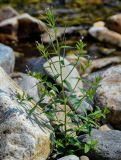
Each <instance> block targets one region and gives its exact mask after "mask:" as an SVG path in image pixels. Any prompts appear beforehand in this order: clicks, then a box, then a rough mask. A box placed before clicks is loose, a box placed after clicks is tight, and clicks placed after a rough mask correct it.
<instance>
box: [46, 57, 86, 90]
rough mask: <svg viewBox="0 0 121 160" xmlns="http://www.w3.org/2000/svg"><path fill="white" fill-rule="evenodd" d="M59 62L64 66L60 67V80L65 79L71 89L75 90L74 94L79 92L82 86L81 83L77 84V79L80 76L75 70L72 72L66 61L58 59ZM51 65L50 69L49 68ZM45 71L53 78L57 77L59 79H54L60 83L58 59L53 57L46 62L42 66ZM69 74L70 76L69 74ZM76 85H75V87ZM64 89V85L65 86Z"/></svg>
mask: <svg viewBox="0 0 121 160" xmlns="http://www.w3.org/2000/svg"><path fill="white" fill-rule="evenodd" d="M60 60H61V61H63V62H64V65H63V67H62V79H63V80H64V79H65V78H66V77H67V78H66V80H67V81H68V82H69V83H70V85H71V87H72V88H73V89H74V88H75V89H74V90H75V92H80V88H83V84H82V82H81V81H79V83H78V84H77V82H78V79H77V78H80V75H79V73H78V71H77V69H76V68H74V69H73V71H72V72H71V73H70V71H71V70H72V68H73V66H72V65H71V64H70V63H69V61H68V60H66V59H64V58H63V57H61V58H60ZM50 63H51V64H50ZM50 65H51V68H50ZM44 68H45V71H46V72H47V73H48V74H49V75H50V76H51V77H52V78H54V76H55V75H58V74H59V75H58V76H59V77H58V78H57V79H56V81H57V83H59V84H60V83H61V76H60V73H61V72H60V64H59V57H58V56H56V57H53V58H51V59H50V60H49V61H48V62H46V63H45V64H44ZM69 73H70V74H69ZM76 84H77V85H76ZM75 86H76V87H75ZM65 88H66V85H65Z"/></svg>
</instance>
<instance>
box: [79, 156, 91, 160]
mask: <svg viewBox="0 0 121 160" xmlns="http://www.w3.org/2000/svg"><path fill="white" fill-rule="evenodd" d="M80 160H89V158H88V157H87V156H81V157H80Z"/></svg>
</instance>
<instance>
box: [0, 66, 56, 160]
mask: <svg viewBox="0 0 121 160" xmlns="http://www.w3.org/2000/svg"><path fill="white" fill-rule="evenodd" d="M17 94H20V95H21V96H22V95H23V91H22V90H21V89H20V88H19V86H18V85H17V84H16V83H15V82H14V81H13V80H12V79H11V78H10V77H9V76H8V75H7V74H6V73H5V72H4V70H3V69H2V68H0V106H1V107H0V122H1V123H0V159H1V160H22V159H25V160H40V159H41V160H46V159H47V157H48V156H49V154H50V152H51V140H52V137H53V136H52V135H53V134H52V127H51V125H50V123H49V120H48V119H47V117H46V116H45V115H44V113H41V112H42V109H41V108H40V107H38V108H37V109H36V110H35V111H34V113H33V114H32V115H31V116H28V112H29V111H30V109H31V108H33V107H34V106H35V102H34V101H32V102H30V101H28V100H24V101H23V102H20V101H19V99H18V98H17V96H16V95H17Z"/></svg>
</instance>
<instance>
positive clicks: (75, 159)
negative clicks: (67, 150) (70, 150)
mask: <svg viewBox="0 0 121 160" xmlns="http://www.w3.org/2000/svg"><path fill="white" fill-rule="evenodd" d="M58 160H79V158H78V157H77V156H75V155H70V156H65V157H62V158H59V159H58Z"/></svg>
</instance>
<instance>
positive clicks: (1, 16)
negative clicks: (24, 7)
mask: <svg viewBox="0 0 121 160" xmlns="http://www.w3.org/2000/svg"><path fill="white" fill-rule="evenodd" d="M15 16H18V13H17V11H16V10H15V9H13V8H12V7H10V6H9V7H3V8H1V9H0V22H1V21H3V20H5V19H9V18H12V17H15Z"/></svg>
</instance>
